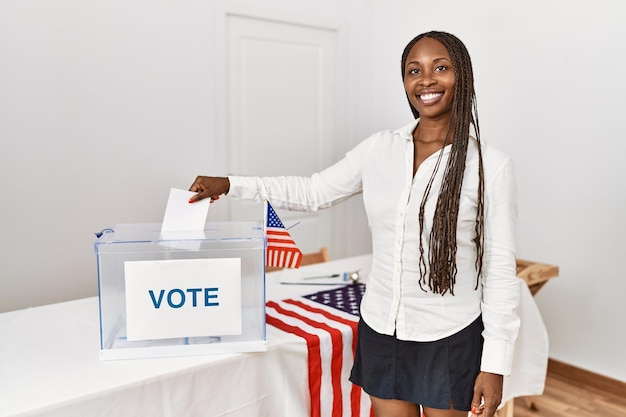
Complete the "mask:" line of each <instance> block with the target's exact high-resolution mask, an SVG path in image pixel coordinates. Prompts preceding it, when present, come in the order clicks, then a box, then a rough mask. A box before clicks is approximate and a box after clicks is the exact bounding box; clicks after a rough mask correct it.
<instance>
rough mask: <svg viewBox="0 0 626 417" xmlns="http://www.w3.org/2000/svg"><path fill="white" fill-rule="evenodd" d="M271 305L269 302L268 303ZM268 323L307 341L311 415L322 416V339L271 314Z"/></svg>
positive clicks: (267, 318)
mask: <svg viewBox="0 0 626 417" xmlns="http://www.w3.org/2000/svg"><path fill="white" fill-rule="evenodd" d="M268 305H269V303H268ZM266 321H267V324H270V325H272V326H274V327H276V328H278V329H281V330H283V331H285V332H288V333H293V334H295V335H297V336H300V337H301V338H303V339H304V340H305V341H306V345H307V350H308V358H307V360H308V364H309V366H308V368H309V397H310V399H311V417H321V415H322V414H321V410H320V403H321V395H320V391H321V379H322V375H321V373H322V359H321V355H320V341H319V337H318V336H317V335H314V334H310V333H307V332H305V331H304V330H302V329H300V328H299V327H297V326H291V325H288V324H287V323H285V322H284V321H282V320H279V319H277V318H275V317H272V316H271V315H269V314H268V315H267V317H266Z"/></svg>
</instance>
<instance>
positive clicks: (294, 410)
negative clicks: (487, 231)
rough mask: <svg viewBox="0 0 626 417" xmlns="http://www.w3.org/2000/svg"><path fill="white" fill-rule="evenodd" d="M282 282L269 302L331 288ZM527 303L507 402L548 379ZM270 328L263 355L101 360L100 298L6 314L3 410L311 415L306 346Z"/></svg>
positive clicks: (270, 289) (354, 262)
mask: <svg viewBox="0 0 626 417" xmlns="http://www.w3.org/2000/svg"><path fill="white" fill-rule="evenodd" d="M370 260H371V257H370V256H369V255H366V256H357V257H353V258H346V259H342V260H337V261H332V262H328V263H325V264H320V265H313V266H308V267H303V268H301V269H302V271H303V273H307V274H308V273H310V274H326V273H337V272H343V271H351V270H356V269H360V270H361V273H362V275H365V274H366V273H367V271H368V270H369V264H370ZM279 279H280V272H277V273H272V274H268V276H267V298H268V299H269V300H281V299H284V298H287V297H294V296H297V295H301V294H309V293H312V292H315V291H319V290H322V289H325V288H332V287H323V286H310V285H306V286H298V285H281V284H280V283H279ZM522 284H523V282H522V281H521V280H520V285H522ZM523 288H524V289H526V286H525V285H523ZM526 290H527V289H526ZM521 304H522V305H521V313H522V316H523V319H524V321H523V323H524V324H523V327H522V333H521V335H520V339H519V342H520V343H519V346H520V347H519V348H518V349H517V352H518V354H517V356H516V368H515V369H516V372H517V374H516V375H517V379H516V381H518V382H521V385H520V384H518V383H515V384H513V383H511V382H512V381H510V380H507V381H506V382H505V383H506V385H507V386H506V387H505V399H507V398H511V397H513V396H518V395H534V394H539V393H540V392H541V390H543V381H544V380H545V365H546V363H547V336H546V333H545V327H544V326H543V322H542V321H541V317H540V316H539V314H538V311H537V307H536V305H535V303H534V301H533V299H532V297H531V296H530V293H529V292H524V293H523V297H522V303H521ZM267 335H268V337H267V344H268V349H267V351H266V352H259V353H245V354H232V355H202V356H186V357H175V358H152V359H133V360H120V361H101V360H100V359H99V319H98V300H97V298H96V297H92V298H86V299H81V300H75V301H70V302H64V303H58V304H52V305H47V306H42V307H36V308H30V309H25V310H18V311H12V312H8V313H3V314H0V417H5V416H7V417H8V416H47V417H49V416H52V417H55V416H59V417H61V416H62V417H73V416H76V417H79V416H80V417H86V416H103V417H105V416H106V417H110V416H116V417H124V416H133V417H137V416H151V417H161V416H162V417H181V416H188V417H195V416H211V417H218V416H229V417H250V416H260V417H263V416H267V417H280V416H284V417H300V416H301V417H306V416H307V415H308V410H309V404H308V401H309V399H308V398H309V397H308V379H307V361H306V358H307V351H306V344H305V343H304V341H303V340H301V339H300V338H299V337H297V336H294V335H291V334H286V333H283V332H281V331H279V330H277V329H275V328H273V327H272V326H268V328H267ZM538 390H539V392H537V391H538Z"/></svg>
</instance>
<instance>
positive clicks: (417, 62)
mask: <svg viewBox="0 0 626 417" xmlns="http://www.w3.org/2000/svg"><path fill="white" fill-rule="evenodd" d="M440 61H448V62H450V63H452V61H451V60H450V59H448V58H446V57H444V56H442V57H440V58H435V59H433V62H434V63H437V62H440ZM405 65H420V63H419V61H410V62H407V63H406V64H405Z"/></svg>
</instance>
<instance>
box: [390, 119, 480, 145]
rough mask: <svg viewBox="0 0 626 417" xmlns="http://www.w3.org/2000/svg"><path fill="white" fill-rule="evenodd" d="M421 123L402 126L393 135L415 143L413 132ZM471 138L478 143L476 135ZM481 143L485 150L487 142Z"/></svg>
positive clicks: (416, 120) (413, 122)
mask: <svg viewBox="0 0 626 417" xmlns="http://www.w3.org/2000/svg"><path fill="white" fill-rule="evenodd" d="M419 122H420V119H415V120H413V121H412V122H411V123H409V124H408V125H405V126H402V127H401V128H398V129H396V130H395V131H394V132H393V133H394V134H395V135H398V136H400V137H401V138H402V139H404V140H406V141H413V131H414V130H415V128H416V127H417V124H418V123H419ZM469 137H470V139H471V140H472V141H474V142H476V138H475V137H474V135H472V134H471V133H470V135H469ZM480 142H481V147H483V148H484V146H485V141H484V140H481V141H480Z"/></svg>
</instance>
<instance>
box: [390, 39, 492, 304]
mask: <svg viewBox="0 0 626 417" xmlns="http://www.w3.org/2000/svg"><path fill="white" fill-rule="evenodd" d="M424 37H430V38H434V39H436V40H438V41H439V42H441V43H442V44H443V45H444V46H445V47H446V49H447V50H448V53H449V54H450V59H451V60H452V66H453V67H454V73H455V92H454V104H453V109H452V117H451V118H450V126H448V133H447V134H446V140H445V141H444V146H445V144H446V143H447V142H448V135H449V133H450V130H451V127H452V123H454V137H453V138H452V146H451V149H450V156H449V159H448V162H447V163H446V167H445V170H444V174H443V181H442V184H441V188H440V190H439V197H438V198H437V204H436V207H435V214H434V217H433V225H432V230H431V232H430V236H429V247H428V253H429V255H428V271H429V273H428V274H427V268H426V260H425V256H424V246H423V240H422V238H421V235H422V233H423V230H424V209H425V206H426V200H427V199H428V196H429V194H430V192H431V188H432V185H433V182H434V178H435V174H436V173H437V172H438V170H439V166H440V163H441V160H442V156H443V148H442V151H441V152H440V153H439V157H438V159H437V163H436V165H435V169H434V171H433V174H432V176H431V178H430V180H429V182H428V184H427V186H426V190H425V191H424V196H423V197H422V202H421V204H420V210H419V227H420V244H419V251H420V261H419V269H420V282H419V284H420V287H421V288H422V289H423V288H424V287H423V285H425V284H426V283H427V284H428V287H429V288H430V290H431V291H433V292H434V293H436V294H445V293H446V292H447V291H450V293H451V294H454V283H455V281H456V274H457V266H456V252H457V242H456V235H457V221H458V213H459V204H460V200H461V189H462V186H463V176H464V173H465V162H466V159H467V149H468V145H469V132H470V125H471V126H472V127H473V130H474V132H475V134H476V140H477V144H478V157H479V164H478V178H479V184H478V204H477V211H476V222H475V233H476V236H475V238H474V244H475V245H476V263H475V266H476V271H477V274H476V287H475V288H478V283H479V279H480V275H481V274H482V270H483V254H484V223H485V216H484V175H483V174H484V173H483V161H482V151H481V144H480V131H479V128H478V111H477V106H476V95H475V92H474V76H473V72H472V63H471V60H470V56H469V53H468V52H467V49H466V48H465V45H463V43H462V42H461V41H460V40H459V39H458V38H457V37H455V36H454V35H451V34H449V33H445V32H428V33H424V34H422V35H419V36H417V37H416V38H414V39H413V40H412V41H411V42H410V43H409V44H408V45H407V46H406V48H405V50H404V53H403V54H402V77H403V78H404V73H405V72H404V66H405V63H406V59H407V56H408V54H409V52H410V50H411V48H412V47H413V45H415V43H416V42H418V41H419V40H420V39H422V38H424ZM407 98H408V93H407ZM409 105H410V106H411V111H412V112H413V115H414V116H415V117H416V118H418V117H419V112H418V111H417V109H416V108H414V107H413V105H411V104H410V101H409ZM426 275H428V280H426Z"/></svg>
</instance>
